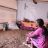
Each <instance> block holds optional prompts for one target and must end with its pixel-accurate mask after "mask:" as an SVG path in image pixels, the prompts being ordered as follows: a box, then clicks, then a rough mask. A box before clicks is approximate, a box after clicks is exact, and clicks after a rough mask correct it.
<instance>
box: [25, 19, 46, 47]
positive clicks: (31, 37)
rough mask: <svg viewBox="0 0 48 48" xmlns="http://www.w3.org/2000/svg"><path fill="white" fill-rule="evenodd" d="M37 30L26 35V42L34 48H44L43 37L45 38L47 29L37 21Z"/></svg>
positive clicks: (42, 23) (39, 20)
mask: <svg viewBox="0 0 48 48" xmlns="http://www.w3.org/2000/svg"><path fill="white" fill-rule="evenodd" d="M36 24H37V29H36V30H35V31H33V32H30V33H29V34H27V38H26V42H27V44H29V43H31V44H32V45H34V46H35V47H36V48H45V37H46V36H47V32H46V31H47V29H46V27H45V26H44V21H43V20H42V19H37V23H36Z"/></svg>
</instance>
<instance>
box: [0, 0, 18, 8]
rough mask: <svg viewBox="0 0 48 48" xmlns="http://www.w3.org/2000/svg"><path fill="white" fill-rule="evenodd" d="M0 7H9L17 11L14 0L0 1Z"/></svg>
mask: <svg viewBox="0 0 48 48" xmlns="http://www.w3.org/2000/svg"><path fill="white" fill-rule="evenodd" d="M0 5H3V6H6V7H10V8H13V9H17V6H16V5H17V2H16V0H0Z"/></svg>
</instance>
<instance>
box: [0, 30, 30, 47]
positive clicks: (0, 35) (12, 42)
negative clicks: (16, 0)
mask: <svg viewBox="0 0 48 48" xmlns="http://www.w3.org/2000/svg"><path fill="white" fill-rule="evenodd" d="M27 32H29V31H26V30H8V31H0V48H29V47H27V46H25V45H23V44H22V43H23V42H24V41H25V34H26V33H27Z"/></svg>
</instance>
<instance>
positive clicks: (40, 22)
mask: <svg viewBox="0 0 48 48" xmlns="http://www.w3.org/2000/svg"><path fill="white" fill-rule="evenodd" d="M36 21H37V24H38V26H39V27H42V26H43V25H44V21H43V19H37V20H36Z"/></svg>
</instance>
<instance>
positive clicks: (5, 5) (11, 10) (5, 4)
mask: <svg viewBox="0 0 48 48" xmlns="http://www.w3.org/2000/svg"><path fill="white" fill-rule="evenodd" d="M15 3H16V0H0V23H3V22H8V24H9V28H10V29H16V28H17V26H16V11H17V5H16V4H15ZM1 28H3V25H2V24H0V29H1Z"/></svg>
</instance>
